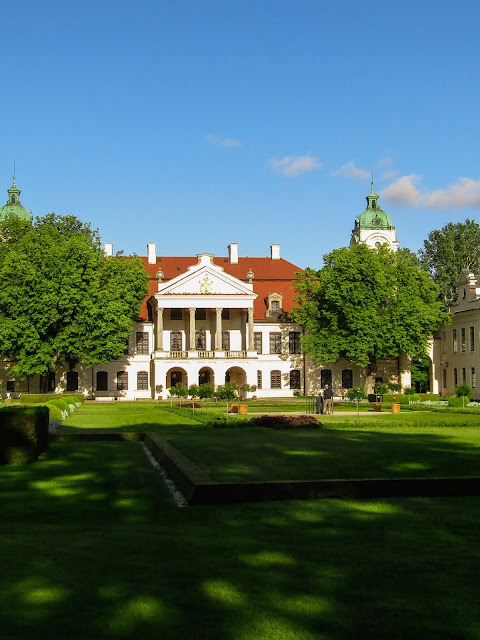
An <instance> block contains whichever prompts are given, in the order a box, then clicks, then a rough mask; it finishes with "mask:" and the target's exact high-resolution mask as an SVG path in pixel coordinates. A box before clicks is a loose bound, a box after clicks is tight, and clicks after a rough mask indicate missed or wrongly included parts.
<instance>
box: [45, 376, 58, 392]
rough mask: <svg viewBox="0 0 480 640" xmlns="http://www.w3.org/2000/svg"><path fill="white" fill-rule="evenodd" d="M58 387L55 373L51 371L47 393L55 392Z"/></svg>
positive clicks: (48, 377)
mask: <svg viewBox="0 0 480 640" xmlns="http://www.w3.org/2000/svg"><path fill="white" fill-rule="evenodd" d="M56 386H57V383H56V381H55V371H49V372H48V376H47V391H55V387H56Z"/></svg>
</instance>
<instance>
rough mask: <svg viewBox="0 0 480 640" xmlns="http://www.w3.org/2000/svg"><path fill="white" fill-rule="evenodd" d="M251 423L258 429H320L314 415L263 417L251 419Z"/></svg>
mask: <svg viewBox="0 0 480 640" xmlns="http://www.w3.org/2000/svg"><path fill="white" fill-rule="evenodd" d="M250 422H251V423H252V424H254V425H255V426H256V427H268V428H270V429H304V428H305V427H311V428H314V429H318V428H319V426H320V425H319V422H318V420H317V419H316V418H315V416H312V415H303V416H272V415H263V416H256V417H254V418H250Z"/></svg>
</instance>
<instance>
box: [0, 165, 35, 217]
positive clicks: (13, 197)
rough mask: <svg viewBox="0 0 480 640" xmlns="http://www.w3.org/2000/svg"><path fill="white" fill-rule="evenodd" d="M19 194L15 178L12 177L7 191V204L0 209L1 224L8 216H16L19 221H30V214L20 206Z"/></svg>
mask: <svg viewBox="0 0 480 640" xmlns="http://www.w3.org/2000/svg"><path fill="white" fill-rule="evenodd" d="M20 193H21V191H20V189H18V188H17V185H16V184H15V176H13V185H12V186H11V187H10V189H9V190H8V202H7V204H4V205H3V207H0V222H3V220H5V219H6V218H8V216H16V217H17V218H20V220H27V221H28V222H30V221H31V219H32V214H31V213H29V212H28V211H27V210H26V209H25V207H24V206H22V203H21V202H20Z"/></svg>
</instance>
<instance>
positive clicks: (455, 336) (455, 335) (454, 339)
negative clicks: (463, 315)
mask: <svg viewBox="0 0 480 640" xmlns="http://www.w3.org/2000/svg"><path fill="white" fill-rule="evenodd" d="M452 343H453V353H457V330H456V329H452Z"/></svg>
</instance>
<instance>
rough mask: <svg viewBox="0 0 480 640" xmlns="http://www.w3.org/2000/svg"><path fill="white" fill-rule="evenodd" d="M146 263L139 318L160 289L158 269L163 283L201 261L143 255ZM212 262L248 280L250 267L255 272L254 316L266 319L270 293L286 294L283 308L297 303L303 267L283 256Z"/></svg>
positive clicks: (288, 308) (240, 278)
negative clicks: (295, 286)
mask: <svg viewBox="0 0 480 640" xmlns="http://www.w3.org/2000/svg"><path fill="white" fill-rule="evenodd" d="M140 259H141V260H142V261H143V264H144V265H145V270H146V271H147V273H148V274H149V275H150V282H149V288H148V295H147V297H146V298H145V300H144V301H143V304H142V307H141V309H140V314H139V320H146V319H147V318H148V312H147V300H148V299H149V298H151V296H152V295H153V294H155V293H156V292H157V278H156V274H157V271H158V270H159V269H161V270H162V271H163V282H166V281H167V280H171V279H172V278H176V277H177V276H179V275H181V274H182V273H185V271H186V270H187V268H188V267H191V266H194V265H196V264H198V258H197V256H193V257H172V256H168V257H163V256H161V257H157V262H156V263H155V264H148V259H147V258H146V257H140ZM213 263H214V264H216V265H217V266H219V267H222V268H223V269H224V270H225V273H228V274H229V275H231V276H234V277H235V278H238V279H239V280H243V281H244V282H248V278H247V273H248V272H249V271H250V269H251V270H252V271H253V273H254V278H253V291H254V293H256V294H257V296H258V297H257V298H256V300H255V306H254V314H253V315H254V319H255V320H261V319H264V318H265V311H266V310H267V302H266V300H265V299H266V298H268V295H269V294H271V293H279V294H281V295H282V296H283V303H282V307H283V309H284V311H286V312H287V313H288V312H289V311H290V310H291V309H292V307H293V306H294V302H293V297H294V295H295V294H294V291H293V288H292V282H293V280H294V279H295V276H296V274H297V273H298V272H299V271H300V272H303V269H301V268H300V267H297V266H295V265H294V264H292V263H291V262H288V261H287V260H284V259H283V258H280V260H272V259H271V258H248V257H246V258H240V257H239V258H238V264H231V263H230V260H229V259H228V258H219V257H214V258H213Z"/></svg>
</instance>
